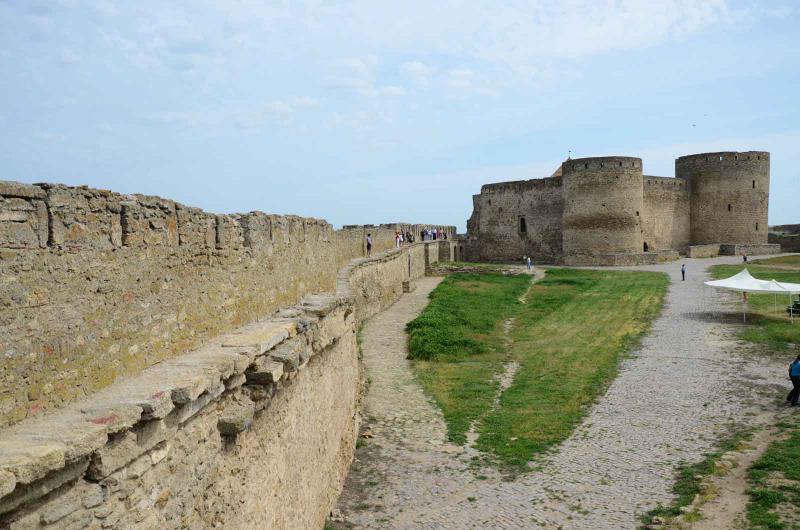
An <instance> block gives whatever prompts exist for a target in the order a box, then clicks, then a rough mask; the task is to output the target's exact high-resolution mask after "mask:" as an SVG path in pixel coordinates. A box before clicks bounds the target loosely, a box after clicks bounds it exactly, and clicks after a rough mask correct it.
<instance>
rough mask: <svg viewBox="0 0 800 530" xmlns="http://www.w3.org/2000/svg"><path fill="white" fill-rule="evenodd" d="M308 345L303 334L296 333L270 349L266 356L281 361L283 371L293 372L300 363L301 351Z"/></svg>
mask: <svg viewBox="0 0 800 530" xmlns="http://www.w3.org/2000/svg"><path fill="white" fill-rule="evenodd" d="M308 347H309V346H308V341H307V339H306V337H305V335H297V336H295V337H293V338H291V339H289V340H287V341H284V342H282V343H281V344H279V345H277V346H276V347H275V348H273V349H272V350H270V351H269V352H268V356H269V358H270V359H272V360H273V361H277V362H279V363H282V364H283V368H284V371H286V372H294V371H296V370H297V368H298V367H299V366H300V364H301V361H300V354H301V352H302V351H303V350H305V349H306V348H308Z"/></svg>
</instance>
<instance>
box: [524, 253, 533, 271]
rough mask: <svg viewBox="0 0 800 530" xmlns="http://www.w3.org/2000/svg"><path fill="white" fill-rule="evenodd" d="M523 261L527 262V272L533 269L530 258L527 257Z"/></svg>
mask: <svg viewBox="0 0 800 530" xmlns="http://www.w3.org/2000/svg"><path fill="white" fill-rule="evenodd" d="M525 261H526V262H527V265H528V270H532V269H533V263H531V257H530V256H528V257H527V258H525Z"/></svg>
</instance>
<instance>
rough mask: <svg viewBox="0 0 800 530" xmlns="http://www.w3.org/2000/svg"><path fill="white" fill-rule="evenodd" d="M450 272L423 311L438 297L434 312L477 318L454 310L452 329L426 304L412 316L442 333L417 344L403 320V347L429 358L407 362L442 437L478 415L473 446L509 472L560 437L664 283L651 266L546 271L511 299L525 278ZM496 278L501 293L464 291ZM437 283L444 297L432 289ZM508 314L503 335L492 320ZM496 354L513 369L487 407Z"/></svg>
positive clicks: (456, 434)
mask: <svg viewBox="0 0 800 530" xmlns="http://www.w3.org/2000/svg"><path fill="white" fill-rule="evenodd" d="M459 276H460V275H454V276H451V277H450V278H448V280H450V279H451V278H452V279H453V280H452V282H451V283H449V284H446V283H445V282H443V283H442V284H441V285H440V286H439V288H437V290H435V291H434V293H433V297H432V302H431V305H430V306H429V309H430V308H431V306H434V303H435V302H437V299H438V301H439V302H441V306H440V307H438V308H437V307H434V308H433V309H432V312H433V313H434V314H435V315H440V313H453V314H454V315H463V314H464V313H465V312H466V313H467V314H469V315H473V316H474V319H475V321H476V322H477V323H478V324H479V325H478V326H477V327H475V328H472V327H471V326H470V325H469V324H468V323H467V321H466V320H460V319H459V318H456V322H457V323H459V324H462V323H463V324H464V325H465V327H466V329H460V328H459V327H458V326H451V325H450V324H449V323H448V321H447V320H446V319H444V318H441V319H440V318H433V319H432V318H429V317H428V316H427V315H426V313H428V309H426V310H425V311H424V312H423V314H422V315H420V319H423V320H425V321H426V322H429V323H430V329H428V330H427V333H428V335H427V337H428V338H430V337H438V336H439V335H441V336H442V337H443V340H438V339H434V340H438V344H426V345H425V346H424V347H423V346H422V343H421V342H415V337H414V334H415V329H414V327H413V325H412V327H411V346H412V347H411V351H412V355H413V356H419V357H423V358H426V359H431V360H430V361H427V362H425V363H416V366H415V369H416V372H417V374H418V376H419V378H420V381H421V382H422V384H423V386H424V388H425V389H426V391H427V392H429V393H430V394H431V395H432V396H433V397H434V398H435V399H436V401H437V403H439V405H440V406H441V407H442V411H443V413H444V416H445V420H446V421H447V424H448V430H449V434H450V437H451V440H452V441H454V442H457V443H463V441H464V437H463V434H464V433H465V432H466V431H467V429H468V428H469V425H470V423H471V422H472V421H473V420H475V419H478V418H480V419H481V422H480V428H479V437H478V440H477V443H476V445H477V447H478V448H479V449H481V450H482V451H484V452H486V453H489V454H491V455H494V457H496V459H497V462H498V463H499V464H501V465H502V466H504V467H508V468H509V469H512V470H513V469H517V470H521V469H525V468H526V466H527V463H528V462H529V461H530V460H531V458H533V457H534V456H535V454H537V453H540V452H542V451H545V450H546V449H548V448H549V447H551V446H553V445H554V444H557V443H559V442H560V441H562V440H564V439H565V438H566V437H567V436H569V434H570V433H571V432H572V430H573V429H574V427H575V425H576V424H577V423H578V422H579V421H580V420H581V418H582V417H583V415H584V414H585V412H586V409H587V406H588V405H589V404H591V403H592V402H593V401H594V400H595V399H596V397H597V396H598V395H599V394H600V393H602V392H603V391H604V390H605V388H606V387H607V385H608V384H609V383H610V381H611V380H612V379H613V378H614V376H615V375H616V373H617V367H618V364H619V361H620V359H621V358H622V356H623V354H624V353H625V352H626V351H628V350H629V348H630V346H631V344H633V343H634V342H635V341H636V340H637V339H638V338H639V337H640V336H641V334H642V333H643V332H644V331H645V330H646V329H647V328H648V326H649V324H650V322H651V321H652V320H653V318H655V316H656V315H657V314H658V312H659V310H660V307H661V304H662V302H663V297H664V294H665V292H666V288H667V284H668V279H667V277H666V275H663V274H659V273H648V272H622V271H619V272H618V271H589V270H571V269H550V270H548V272H547V276H546V277H545V279H544V280H542V281H541V282H539V283H537V284H535V285H534V286H532V287H531V289H530V292H529V294H528V295H527V303H526V304H521V303H519V302H518V301H517V298H518V296H519V294H521V292H522V291H524V290H525V287H526V284H527V281H529V280H528V278H529V277H527V276H522V277H517V276H500V275H494V276H492V275H469V276H471V279H469V280H464V279H459ZM465 276H467V275H465ZM519 278H523V280H520V279H519ZM446 282H447V280H446ZM498 283H500V284H507V285H513V289H509V293H508V296H494V297H488V298H487V297H485V296H479V297H471V293H473V292H475V291H483V290H487V289H488V290H494V289H498V287H497V284H498ZM478 284H484V285H482V286H480V287H478ZM443 286H444V287H445V289H444V290H445V291H446V292H447V293H448V294H447V296H444V297H443V296H442V295H441V293H439V292H438V291H439V289H440V288H441V287H443ZM454 290H457V291H458V293H457V294H454V293H453V292H452V291H454ZM512 293H513V294H512ZM465 302H466V303H467V304H468V305H469V306H470V307H468V308H465V307H464V306H463V304H464V303H465ZM440 316H441V315H440ZM512 316H513V317H514V318H515V322H514V325H513V327H512V329H511V331H510V334H509V337H508V338H504V337H503V333H502V322H503V321H504V320H505V319H506V318H509V317H512ZM467 320H469V319H467ZM415 322H416V321H415ZM412 324H413V323H412ZM462 335H463V336H466V337H468V338H470V339H471V340H473V341H474V342H476V343H479V344H480V346H475V345H473V344H471V343H468V344H466V345H463V346H462V345H461V343H460V342H459V341H458V340H456V339H457V338H460V337H461V336H462ZM451 336H454V338H451ZM509 339H510V340H509ZM453 344H456V345H458V347H456V348H452V347H451V345H453ZM448 348H450V349H448ZM435 352H438V353H435ZM419 353H421V354H422V355H418V354H419ZM504 360H515V361H517V362H518V363H519V364H520V368H519V370H518V371H517V374H516V376H515V378H514V381H513V383H512V384H511V386H510V387H509V388H508V389H507V390H506V391H505V392H504V393H503V395H502V396H501V399H500V406H499V408H497V409H496V410H491V402H492V399H493V397H494V395H495V393H496V389H497V383H496V382H494V381H493V380H492V376H493V375H494V374H496V373H497V372H499V371H500V370H501V369H502V363H503V361H504ZM487 365H488V366H487Z"/></svg>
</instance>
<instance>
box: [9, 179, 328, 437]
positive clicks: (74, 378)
mask: <svg viewBox="0 0 800 530" xmlns="http://www.w3.org/2000/svg"><path fill="white" fill-rule="evenodd" d="M335 259H336V257H335V244H334V241H333V231H332V229H331V226H330V225H329V224H328V223H326V222H324V221H319V220H315V219H304V218H300V217H294V216H274V215H266V214H263V213H259V212H253V213H249V214H234V215H213V214H209V213H206V212H203V211H202V210H198V209H196V208H189V207H186V206H183V205H181V204H178V203H175V202H174V201H170V200H166V199H161V198H158V197H148V196H142V195H132V196H126V195H120V194H117V193H112V192H108V191H103V190H95V189H89V188H84V187H80V188H71V187H66V186H53V185H39V186H27V185H23V184H18V183H0V328H2V329H3V333H2V334H0V356H1V357H2V359H3V365H2V367H1V368H0V426H2V425H4V424H8V423H12V422H15V421H18V420H20V419H22V418H24V417H27V416H31V415H34V414H36V413H38V412H40V411H42V410H46V409H50V408H53V407H57V406H59V405H62V404H65V403H68V402H70V401H71V400H73V399H75V398H78V397H80V396H83V395H87V394H89V393H91V392H94V391H96V390H98V389H100V388H103V387H105V386H108V385H109V384H111V383H112V382H114V381H115V380H116V379H118V378H121V377H125V376H129V375H132V374H136V373H138V372H139V371H141V370H142V369H143V368H146V367H148V366H151V365H152V364H154V363H156V362H159V361H162V360H164V359H168V358H170V357H174V356H175V355H178V354H182V353H185V352H186V351H188V350H190V349H192V348H193V347H196V346H198V345H199V344H201V343H202V342H204V341H206V340H208V339H209V338H211V337H213V336H215V335H218V334H220V333H224V332H227V331H230V330H232V329H234V328H236V327H238V326H241V325H243V324H246V323H248V322H253V321H255V320H256V319H257V318H260V317H263V316H265V315H268V314H270V313H271V312H272V311H274V310H276V309H278V308H280V307H287V306H289V305H292V304H294V303H296V302H297V301H298V300H299V299H300V298H301V297H302V296H303V295H305V294H307V293H311V292H324V291H328V292H330V291H332V290H333V288H334V284H335V277H336V264H335Z"/></svg>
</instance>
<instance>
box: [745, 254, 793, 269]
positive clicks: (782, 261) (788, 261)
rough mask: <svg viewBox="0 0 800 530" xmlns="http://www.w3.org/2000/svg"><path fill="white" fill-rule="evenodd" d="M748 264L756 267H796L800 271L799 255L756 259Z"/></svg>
mask: <svg viewBox="0 0 800 530" xmlns="http://www.w3.org/2000/svg"><path fill="white" fill-rule="evenodd" d="M750 263H755V264H757V265H764V266H767V267H768V266H770V265H781V266H788V267H797V268H798V269H800V254H792V255H790V256H778V257H775V258H764V259H757V260H753V261H751V262H750Z"/></svg>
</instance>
